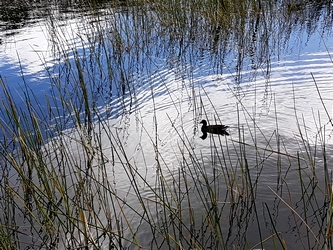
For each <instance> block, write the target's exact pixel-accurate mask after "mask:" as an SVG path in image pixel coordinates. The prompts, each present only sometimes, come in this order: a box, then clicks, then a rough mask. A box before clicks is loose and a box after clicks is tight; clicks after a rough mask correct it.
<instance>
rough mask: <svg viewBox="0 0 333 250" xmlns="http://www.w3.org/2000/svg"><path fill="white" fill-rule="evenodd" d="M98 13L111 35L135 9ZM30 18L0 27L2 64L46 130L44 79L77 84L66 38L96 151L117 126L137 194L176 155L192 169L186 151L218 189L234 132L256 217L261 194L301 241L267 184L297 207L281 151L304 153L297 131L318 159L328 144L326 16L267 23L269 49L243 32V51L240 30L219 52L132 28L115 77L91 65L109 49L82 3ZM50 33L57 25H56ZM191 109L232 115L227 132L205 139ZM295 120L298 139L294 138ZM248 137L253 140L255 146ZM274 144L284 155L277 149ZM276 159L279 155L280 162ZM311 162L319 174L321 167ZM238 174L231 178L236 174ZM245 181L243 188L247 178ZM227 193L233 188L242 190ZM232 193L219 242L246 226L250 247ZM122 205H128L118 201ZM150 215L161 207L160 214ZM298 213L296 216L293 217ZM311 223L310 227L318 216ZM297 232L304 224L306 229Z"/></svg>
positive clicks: (330, 89) (115, 166) (122, 183)
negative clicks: (83, 82) (85, 91)
mask: <svg viewBox="0 0 333 250" xmlns="http://www.w3.org/2000/svg"><path fill="white" fill-rule="evenodd" d="M104 12H105V15H101V17H102V18H101V20H100V22H101V27H105V36H106V37H107V36H108V35H107V34H108V32H109V33H111V34H113V33H112V31H110V30H111V29H110V27H113V28H115V27H118V28H119V27H121V28H123V29H120V32H119V34H120V35H123V36H124V35H126V34H127V33H126V32H124V29H125V28H126V27H127V28H128V27H132V25H136V23H135V18H133V17H132V16H131V15H130V14H128V13H127V12H126V11H123V10H122V9H120V10H119V9H118V10H110V9H101V10H100V13H104ZM111 12H112V13H113V14H115V15H116V16H118V17H120V19H119V20H121V22H119V23H117V22H115V24H114V26H112V25H111V26H109V25H108V22H112V21H114V20H113V19H112V18H111V17H110V13H111ZM69 13H71V12H69ZM60 17H61V18H60ZM64 17H66V18H64ZM322 18H323V17H322ZM32 20H33V21H30V22H28V24H26V25H22V27H18V28H17V27H15V29H8V28H6V29H3V30H2V31H1V33H2V37H4V38H2V40H1V44H0V58H1V59H0V74H1V77H2V79H3V81H4V82H5V84H6V85H7V86H8V88H9V89H10V90H11V93H12V94H13V96H14V98H15V101H16V102H17V105H18V106H19V107H21V108H22V109H26V105H25V101H23V100H22V96H24V93H27V89H25V90H24V91H22V88H21V87H20V86H23V85H22V84H23V82H26V86H28V88H29V90H28V92H29V91H31V92H30V93H33V94H34V98H33V99H32V104H35V105H37V104H38V108H39V109H40V113H41V114H43V115H44V118H45V121H46V122H47V124H49V126H51V128H50V129H52V124H53V122H54V121H53V120H52V119H51V118H50V116H49V115H48V112H49V110H47V102H46V99H45V96H46V97H50V96H52V95H56V96H57V95H58V93H57V92H56V91H55V89H54V86H55V85H56V84H57V82H60V83H61V84H60V85H59V86H60V88H63V89H64V90H66V91H67V92H66V95H68V98H71V96H74V94H75V93H76V92H75V89H76V88H75V82H76V79H77V75H75V74H73V72H70V73H68V74H67V73H66V72H67V71H66V70H68V65H69V64H74V60H75V58H76V57H75V53H74V52H73V48H75V50H76V51H77V52H78V53H79V58H81V59H82V65H83V71H84V73H85V77H86V79H89V80H90V79H93V80H91V81H92V82H93V83H97V85H94V86H96V89H95V90H92V93H91V96H90V98H91V99H93V100H94V101H95V102H96V110H97V111H96V117H97V114H98V115H99V117H103V123H105V124H107V125H108V127H107V129H104V130H103V131H102V132H101V135H100V136H101V142H102V145H105V150H104V151H103V153H104V154H105V157H107V158H108V159H113V158H114V156H113V152H112V150H110V146H109V144H110V138H109V137H108V136H107V135H108V133H110V132H112V133H114V134H117V135H118V136H119V138H120V141H121V142H122V145H123V148H124V150H125V152H126V155H127V157H128V158H129V159H130V162H131V163H132V165H133V167H134V168H136V169H137V171H138V173H140V174H141V175H142V176H144V179H145V180H146V183H145V182H143V181H142V180H140V179H139V180H138V185H139V187H140V190H142V195H143V196H144V197H145V198H146V199H153V198H154V194H153V193H152V192H151V190H149V189H147V188H146V185H147V183H149V184H150V185H154V184H155V183H156V182H157V180H158V172H159V168H162V169H163V168H164V169H165V168H166V167H168V168H169V170H170V171H169V172H168V174H167V175H166V176H165V177H166V178H167V180H168V181H169V182H170V183H172V182H173V181H174V178H175V176H177V174H178V170H179V169H180V168H181V167H182V166H183V164H184V158H183V157H185V159H186V160H187V164H188V166H190V167H192V168H196V166H195V165H194V164H193V163H192V162H191V160H190V159H191V155H190V153H189V152H192V153H193V154H195V155H197V156H198V158H199V161H200V162H202V164H203V165H204V167H205V171H206V174H207V176H208V179H209V180H210V181H213V180H214V181H215V182H216V183H219V184H218V185H220V189H219V190H220V191H219V197H220V198H221V199H222V200H223V197H224V196H225V194H226V193H227V191H228V190H226V189H225V188H224V187H225V186H226V184H225V179H224V178H223V173H224V171H225V170H224V169H228V168H230V166H232V167H236V168H237V166H238V165H239V162H237V159H238V158H237V156H238V155H239V154H240V152H241V150H240V147H241V146H244V145H241V146H240V145H239V144H238V143H237V142H239V141H242V139H243V137H244V140H245V142H247V143H248V144H249V146H246V154H247V161H248V165H249V166H250V171H251V173H257V174H253V181H257V182H258V185H257V186H256V187H257V188H256V194H257V195H256V206H257V210H258V211H259V215H260V219H259V221H260V223H262V225H266V224H268V223H269V221H270V220H269V218H268V216H267V211H266V208H265V206H264V203H265V202H266V203H267V204H268V206H269V207H270V209H271V211H270V212H271V213H272V214H273V216H274V218H273V219H274V221H275V223H276V227H277V228H278V230H280V231H281V233H282V234H283V237H285V240H286V241H287V245H288V247H289V248H288V249H299V247H300V246H301V245H302V243H301V242H300V241H299V240H298V239H299V235H298V232H297V230H296V227H295V223H294V221H293V216H294V215H293V213H292V212H291V211H290V209H289V208H287V206H286V205H285V204H284V203H283V202H282V201H281V200H279V199H277V198H276V196H275V195H274V193H273V192H272V190H271V189H270V188H272V189H273V190H275V191H276V192H280V193H279V194H280V195H282V196H283V195H285V197H284V198H285V199H287V198H289V195H290V197H292V200H288V203H289V204H290V203H292V204H293V207H294V208H295V209H296V210H297V209H298V208H300V210H299V211H303V210H302V209H301V207H302V206H304V204H300V203H299V196H300V194H301V190H300V187H299V182H298V181H296V180H298V179H299V173H298V171H297V169H298V167H299V166H298V162H297V160H296V159H295V158H293V157H286V154H288V155H291V156H294V157H296V156H297V152H299V153H300V155H301V157H303V158H306V157H307V156H306V153H305V148H304V147H303V146H302V142H303V141H306V145H307V146H308V147H309V150H314V149H315V148H316V147H318V148H316V150H318V152H319V153H318V154H317V155H318V157H317V158H316V159H315V160H316V162H317V166H318V167H319V168H320V167H322V165H321V163H322V161H323V160H322V158H321V155H320V150H321V148H320V146H319V145H322V142H320V140H322V141H325V144H326V152H332V153H333V141H332V135H333V130H332V123H331V122H332V121H330V118H331V117H332V116H333V98H332V96H333V74H332V68H333V62H332V58H331V53H333V45H332V44H333V38H332V34H331V27H330V28H328V29H327V30H325V29H324V28H323V27H322V26H321V25H319V24H320V23H323V19H320V20H319V21H318V22H317V24H318V27H317V28H316V27H314V28H313V27H312V28H311V27H310V28H309V27H308V29H306V28H304V27H302V26H301V25H299V26H297V25H298V24H296V25H295V26H296V27H293V29H291V30H285V32H286V33H287V34H280V33H279V30H276V32H277V34H270V35H271V36H272V37H273V38H270V39H268V41H269V49H268V51H267V50H266V51H265V50H261V49H260V48H258V47H259V44H260V43H259V41H253V45H255V46H257V47H255V48H254V49H253V51H249V50H248V49H249V48H248V47H246V48H245V47H242V44H238V42H239V40H237V39H236V38H234V39H235V40H234V43H229V42H227V44H226V46H228V49H227V50H226V54H224V55H223V57H222V56H221V54H218V53H217V54H215V53H214V50H218V49H219V48H218V47H219V46H221V47H222V44H223V43H222V42H221V45H217V46H216V44H214V43H213V42H212V43H209V41H208V40H209V39H208V38H204V37H200V35H198V34H196V35H197V36H198V37H196V38H193V39H192V40H191V39H190V38H188V37H187V36H185V39H184V41H181V40H178V39H176V38H174V37H172V36H168V35H167V32H166V34H162V33H161V34H158V35H156V34H152V35H151V36H150V39H151V40H150V41H149V42H147V41H145V40H144V39H142V40H140V39H139V42H141V43H142V45H144V46H142V47H143V49H142V50H143V51H141V50H140V48H141V47H140V46H137V45H136V44H134V43H133V44H130V43H129V44H128V47H125V48H123V49H124V50H123V54H122V55H121V56H120V59H119V60H120V61H121V63H119V65H116V64H115V65H113V66H114V68H113V70H114V71H115V72H125V73H124V74H125V76H123V75H122V73H114V74H113V75H112V76H113V78H112V79H111V80H110V78H108V75H107V74H106V73H105V72H106V71H107V70H108V69H107V67H102V68H103V70H104V71H103V72H101V71H99V70H98V69H100V67H97V63H98V62H99V63H101V64H102V65H103V64H106V63H105V62H106V60H108V54H107V53H105V52H103V50H100V49H99V48H98V44H99V43H101V41H100V40H98V38H97V36H95V35H94V34H93V33H94V32H95V30H94V29H88V28H87V27H88V26H87V23H89V22H90V21H91V20H94V19H93V16H90V13H89V12H83V11H82V13H81V14H80V13H76V15H75V16H74V15H72V14H68V15H67V16H66V15H65V14H62V15H60V14H59V20H57V23H56V24H55V28H53V29H51V28H50V27H51V24H50V22H49V21H47V20H46V19H45V18H41V17H38V18H36V19H32ZM277 23H278V22H277ZM309 23H310V24H311V22H309ZM308 26H310V25H308ZM314 26H315V25H314ZM89 27H90V26H89ZM121 31H123V32H124V33H122V32H121ZM55 32H58V33H56V35H55ZM4 34H6V35H5V36H4ZM87 34H88V35H87ZM274 36H275V37H274ZM55 37H56V39H55ZM88 37H90V38H94V39H96V40H94V42H93V44H94V46H93V48H91V47H89V46H88V45H89V44H91V43H92V42H91V40H89V39H87V38H88ZM58 39H59V40H58ZM61 39H62V40H61ZM244 39H250V36H249V37H247V36H245V38H244ZM104 41H105V40H104ZM55 42H56V43H55ZM207 42H208V43H207ZM145 43H147V44H145ZM150 43H151V44H150ZM153 44H154V46H153ZM131 46H133V47H131ZM135 46H137V47H135ZM106 47H107V48H109V49H110V51H112V52H113V51H114V50H116V49H115V47H116V46H115V45H114V44H109V45H107V46H106ZM130 48H132V50H131V51H132V52H133V54H135V53H136V52H137V55H136V56H133V55H132V54H131V53H130V52H127V50H129V51H130ZM133 48H135V49H133ZM124 51H125V52H124ZM92 53H98V56H97V58H98V60H96V55H94V56H95V57H92V56H91V55H92ZM127 53H128V54H127ZM110 54H112V55H115V54H116V53H110ZM219 56H221V57H219ZM93 58H95V59H93ZM240 59H241V63H240ZM117 60H118V59H117ZM117 60H115V61H116V62H117ZM120 61H119V62H120ZM122 77H125V78H126V80H127V82H128V84H126V86H125V87H119V85H118V87H115V86H116V85H114V84H115V83H116V82H118V83H119V82H121V79H122ZM62 83H63V84H62ZM108 84H109V85H110V86H111V85H112V86H113V87H112V88H111V87H110V86H108ZM97 88H98V89H97ZM94 98H95V99H94ZM53 101H54V100H53ZM54 102H55V103H56V101H54ZM51 103H52V102H51ZM73 103H74V104H76V105H80V100H73ZM324 107H325V108H326V110H325V108H324ZM44 112H45V113H44ZM59 116H64V117H71V114H69V113H68V111H66V110H65V109H64V110H63V111H62V112H61V113H60V114H59ZM4 119H5V118H4ZM201 119H207V120H208V121H209V122H210V123H211V124H214V123H223V124H226V125H228V126H230V128H229V133H230V136H229V137H219V136H216V135H214V136H211V135H210V136H208V138H207V139H206V140H201V139H200V135H201V132H200V126H199V122H200V120H201ZM5 120H6V119H5ZM96 120H98V119H97V118H96ZM63 121H64V124H63V126H64V129H67V130H66V134H67V135H75V133H76V132H75V128H74V127H73V120H72V119H70V118H68V119H65V118H64V119H63ZM98 128H99V123H98V122H96V123H95V129H96V130H97V129H98ZM300 131H301V134H302V135H303V138H301V137H300ZM323 131H325V133H324V132H323ZM322 135H323V138H321V136H322ZM55 140H57V137H55ZM220 140H221V141H220ZM216 145H218V146H216ZM251 145H252V146H251ZM67 146H68V147H69V148H70V149H71V150H72V151H71V152H72V154H74V155H75V156H76V157H77V158H78V159H80V155H81V154H82V152H80V150H81V149H80V148H76V147H75V142H73V141H69V142H68V144H67ZM255 147H258V148H259V149H257V150H255ZM156 148H158V152H159V153H158V154H157V153H156ZM226 151H228V159H227V161H221V160H220V157H222V155H223V154H224V152H226ZM277 151H281V152H283V154H276V152H277ZM181 152H183V155H182V153H181ZM332 155H333V154H331V153H327V156H328V157H329V159H327V161H328V164H329V165H332V163H333V159H332ZM120 158H121V157H120ZM157 158H158V159H159V160H157ZM278 158H281V159H280V160H279V161H278V162H279V164H277V159H278ZM119 161H120V160H119V159H116V160H115V161H114V162H112V161H110V164H109V173H108V174H109V177H108V178H109V180H110V182H112V183H113V184H114V188H115V190H117V192H118V195H119V196H121V197H123V198H124V200H126V201H127V202H128V204H131V205H132V206H133V207H136V206H137V207H139V203H138V201H137V198H136V195H135V193H134V191H133V188H132V186H131V185H130V183H129V181H128V176H127V175H126V174H125V173H124V170H123V168H122V166H121V164H120V163H119ZM308 167H309V166H306V165H304V166H302V168H308ZM305 172H307V170H305ZM317 173H321V170H319V171H318V172H317ZM173 174H174V175H173ZM317 178H318V181H319V183H323V182H324V175H318V176H317ZM198 181H203V180H198ZM238 181H239V182H241V177H240V176H239V180H238ZM283 183H287V184H288V189H286V188H285V187H284V188H282V187H283ZM190 185H194V184H193V183H191V184H190ZM179 186H180V187H181V189H182V190H184V184H183V183H179ZM244 190H245V191H244V192H246V190H247V189H246V188H245V189H244ZM203 192H204V191H203ZM240 192H241V190H238V193H240ZM190 197H191V199H192V206H193V205H194V206H195V208H196V209H195V212H194V213H195V215H196V216H197V217H198V218H201V213H202V206H203V202H202V201H201V200H200V199H198V195H197V194H196V191H195V190H194V189H191V190H190ZM237 197H238V199H241V198H239V197H241V195H239V196H237ZM286 197H287V198H286ZM318 199H319V201H318V202H319V203H323V200H320V198H318ZM242 204H243V203H242V202H240V203H239V205H238V206H239V208H236V210H232V209H231V208H230V211H236V212H235V213H236V215H235V218H238V219H239V220H238V221H236V220H237V219H235V221H234V224H233V225H232V228H234V230H235V231H237V232H238V233H234V234H232V233H230V231H228V230H229V227H226V229H225V234H226V235H228V234H232V236H231V237H230V240H229V241H228V244H230V246H232V245H238V244H239V242H240V240H241V239H243V238H244V237H245V236H246V237H248V241H249V245H250V246H253V245H255V244H256V243H258V242H259V240H258V237H257V233H256V230H257V225H256V224H255V223H253V221H251V219H247V218H246V216H245V215H244V217H242V216H243V214H244V213H245V212H244V209H245V208H246V209H248V208H249V206H250V205H249V204H243V206H244V207H242ZM230 207H231V206H230ZM138 209H140V208H138ZM246 209H245V210H246ZM249 210H250V209H249ZM124 211H125V212H127V213H129V214H131V213H133V212H132V211H130V210H126V208H124ZM224 211H225V210H224ZM228 211H229V210H228ZM225 213H226V214H225V215H222V217H221V218H223V219H225V222H223V221H222V222H221V223H226V224H228V223H230V214H228V213H227V212H225ZM300 213H301V212H300ZM309 213H310V214H311V215H312V214H316V213H320V211H312V210H311V209H310V210H309ZM156 216H157V217H158V216H159V215H158V213H157V215H156ZM242 218H243V219H242ZM251 218H252V217H251ZM310 218H311V216H310ZM183 220H189V218H183ZM131 223H133V225H136V224H137V225H138V226H137V227H136V228H137V236H138V238H139V239H140V241H141V244H142V245H143V246H144V247H148V248H149V246H150V243H151V232H150V231H149V230H148V229H147V228H146V227H145V225H144V224H142V223H141V222H140V218H137V217H136V216H135V215H134V214H133V218H132V221H131ZM297 223H300V224H301V222H300V221H299V220H297ZM297 223H296V224H297ZM262 230H263V232H262V234H263V236H264V238H265V237H268V236H269V235H271V234H272V229H271V228H269V227H265V226H263V227H262ZM265 230H266V231H265ZM313 230H314V231H315V230H318V228H316V225H314V226H313ZM126 233H127V232H125V233H124V234H125V235H126ZM128 233H129V232H128ZM300 234H302V235H304V234H305V233H304V229H303V231H302V230H301V232H300ZM269 247H271V246H270V245H268V246H267V249H270V248H269Z"/></svg>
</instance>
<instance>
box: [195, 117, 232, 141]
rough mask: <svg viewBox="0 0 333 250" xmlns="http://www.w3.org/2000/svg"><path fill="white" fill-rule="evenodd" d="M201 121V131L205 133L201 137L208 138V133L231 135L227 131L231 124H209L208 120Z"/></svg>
mask: <svg viewBox="0 0 333 250" xmlns="http://www.w3.org/2000/svg"><path fill="white" fill-rule="evenodd" d="M200 123H202V127H201V132H202V133H203V134H204V135H203V136H202V137H201V138H206V137H207V133H211V134H218V135H229V133H228V132H227V131H226V129H227V128H229V126H226V125H208V126H207V121H206V120H202V121H201V122H200Z"/></svg>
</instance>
